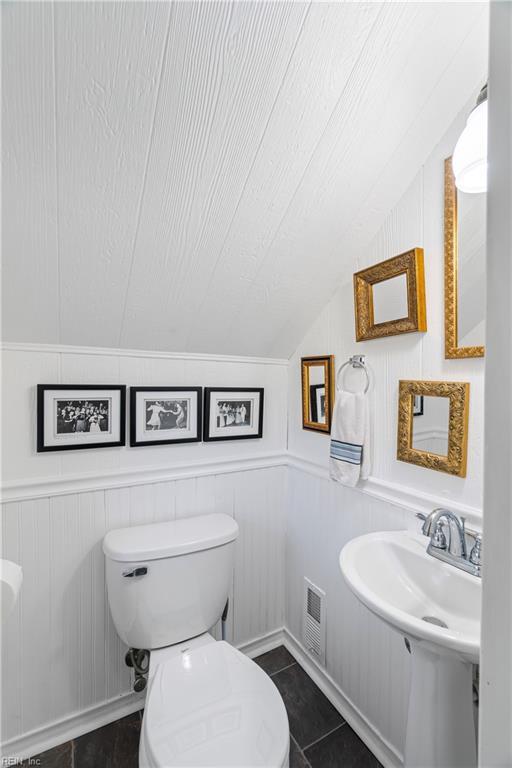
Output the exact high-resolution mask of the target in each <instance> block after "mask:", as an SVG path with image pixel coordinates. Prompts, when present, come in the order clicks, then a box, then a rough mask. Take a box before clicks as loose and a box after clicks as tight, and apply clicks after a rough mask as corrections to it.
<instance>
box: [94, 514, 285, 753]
mask: <svg viewBox="0 0 512 768" xmlns="http://www.w3.org/2000/svg"><path fill="white" fill-rule="evenodd" d="M237 535H238V526H237V524H236V522H235V521H234V520H233V519H232V518H231V517H229V516H228V515H223V514H214V515H204V516H198V517H194V518H186V519H182V520H176V521H172V522H169V523H155V524H151V525H144V526H134V527H131V528H124V529H118V530H115V531H110V532H109V533H108V534H107V535H106V536H105V539H104V541H103V551H104V553H105V558H106V575H107V591H108V599H109V604H110V609H111V613H112V618H113V620H114V624H115V626H116V629H117V631H118V634H119V635H120V637H121V639H122V640H123V641H124V642H125V643H126V644H127V645H128V646H129V647H130V648H133V649H138V650H141V649H144V650H147V651H149V652H150V653H149V658H150V661H149V669H148V672H147V696H146V703H145V708H144V717H143V722H142V733H141V740H140V751H139V766H140V768H188V767H192V766H196V767H199V766H204V768H207V767H208V768H229V766H233V768H235V767H237V768H257V766H262V767H263V766H264V768H287V766H288V760H289V726H288V718H287V715H286V710H285V707H284V704H283V701H282V699H281V696H280V694H279V691H278V690H277V688H276V686H275V685H274V683H273V682H272V680H271V679H270V677H269V676H268V675H267V674H266V673H265V672H264V671H263V670H262V669H261V668H260V667H259V666H258V665H257V664H256V663H255V662H253V661H251V660H250V659H249V658H247V657H246V656H244V655H243V654H242V653H240V651H238V650H236V649H235V648H233V647H232V646H231V645H229V644H228V643H226V642H224V641H216V640H215V639H214V638H213V637H212V636H211V635H210V634H209V632H208V630H209V629H210V628H211V627H212V626H214V624H215V623H216V622H217V621H218V620H219V618H220V616H221V614H222V612H223V609H224V607H225V605H226V601H227V597H228V593H229V586H230V582H231V579H232V572H233V554H234V543H235V540H236V537H237Z"/></svg>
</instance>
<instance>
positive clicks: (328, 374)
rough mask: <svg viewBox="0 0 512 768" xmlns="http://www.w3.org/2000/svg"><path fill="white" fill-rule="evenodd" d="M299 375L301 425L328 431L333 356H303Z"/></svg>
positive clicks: (330, 410)
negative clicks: (300, 384)
mask: <svg viewBox="0 0 512 768" xmlns="http://www.w3.org/2000/svg"><path fill="white" fill-rule="evenodd" d="M301 376H302V427H303V429H310V430H312V431H314V432H326V433H329V432H330V431H331V420H332V406H333V402H334V356H333V355H319V356H315V357H303V358H302V359H301Z"/></svg>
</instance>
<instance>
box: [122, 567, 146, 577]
mask: <svg viewBox="0 0 512 768" xmlns="http://www.w3.org/2000/svg"><path fill="white" fill-rule="evenodd" d="M147 572H148V569H147V568H146V566H145V565H143V566H141V567H140V568H134V569H133V570H131V571H124V572H123V576H124V578H125V579H133V577H134V576H145V575H146V573H147Z"/></svg>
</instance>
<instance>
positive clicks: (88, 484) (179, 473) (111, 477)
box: [0, 451, 482, 530]
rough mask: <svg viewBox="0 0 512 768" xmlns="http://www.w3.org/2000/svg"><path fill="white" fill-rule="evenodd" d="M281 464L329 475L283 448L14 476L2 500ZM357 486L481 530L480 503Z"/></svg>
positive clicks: (375, 484)
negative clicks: (442, 511) (449, 514)
mask: <svg viewBox="0 0 512 768" xmlns="http://www.w3.org/2000/svg"><path fill="white" fill-rule="evenodd" d="M280 466H287V467H290V468H293V469H297V470H300V471H302V472H307V473H308V474H310V475H314V476H315V477H319V478H321V479H323V480H329V470H328V467H327V466H324V465H323V464H319V463H317V462H314V461H311V460H310V459H307V458H304V457H302V456H299V455H297V454H292V453H289V452H286V451H283V452H272V453H261V454H254V455H252V456H248V457H244V458H237V457H230V458H222V459H217V460H206V461H205V460H199V461H195V462H190V463H186V464H185V463H183V464H177V465H175V466H174V467H172V468H169V467H149V468H144V469H140V470H134V469H122V470H114V471H109V472H102V473H94V474H87V475H73V476H68V477H66V476H61V475H58V476H54V477H49V478H38V479H35V480H29V481H24V480H15V481H12V482H9V483H2V484H1V485H0V501H1V502H2V503H7V502H11V501H26V500H29V499H41V498H47V497H50V496H66V495H68V494H71V493H87V492H89V491H97V490H107V489H109V488H127V487H131V486H137V485H149V484H152V483H165V482H168V481H170V480H179V479H185V478H189V477H205V476H208V475H219V474H228V473H232V472H246V471H250V470H258V469H266V468H269V467H280ZM354 490H355V491H359V492H360V493H365V494H368V495H369V496H373V497H374V498H377V499H380V500H381V501H384V502H387V503H389V504H394V505H395V506H399V507H402V508H403V509H406V510H408V511H410V512H412V513H417V512H421V513H423V514H425V513H428V512H431V511H432V509H435V508H436V507H441V506H448V507H449V508H450V509H452V510H453V511H454V512H457V514H459V515H461V514H462V515H464V516H465V517H466V519H467V521H468V523H469V524H470V525H471V526H473V527H475V528H477V529H478V530H480V529H481V527H482V510H481V508H478V507H472V506H469V505H466V504H461V503H460V502H458V501H456V500H455V499H452V498H450V497H448V496H437V495H435V494H428V493H425V492H424V491H418V490H416V489H414V488H411V487H409V486H406V485H401V484H398V483H390V482H388V481H386V480H383V479H381V478H378V477H370V478H368V480H365V481H364V482H363V483H361V484H360V485H358V486H357V487H356V488H355V489H354Z"/></svg>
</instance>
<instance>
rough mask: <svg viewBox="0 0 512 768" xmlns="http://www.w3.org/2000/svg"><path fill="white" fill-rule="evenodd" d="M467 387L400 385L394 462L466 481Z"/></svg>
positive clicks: (458, 384) (441, 383)
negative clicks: (395, 459) (395, 460)
mask: <svg viewBox="0 0 512 768" xmlns="http://www.w3.org/2000/svg"><path fill="white" fill-rule="evenodd" d="M468 415H469V384H468V383H467V382H463V381H400V382H399V394H398V441H397V459H399V461H406V462H408V463H409V464H417V465H418V466H420V467H425V468H427V469H436V470H438V471H439V472H447V473H448V474H450V475H457V476H458V477H466V463H467V450H468Z"/></svg>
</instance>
